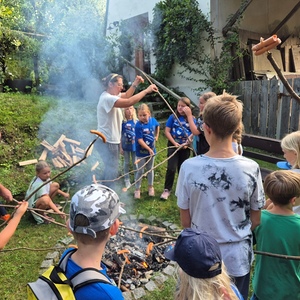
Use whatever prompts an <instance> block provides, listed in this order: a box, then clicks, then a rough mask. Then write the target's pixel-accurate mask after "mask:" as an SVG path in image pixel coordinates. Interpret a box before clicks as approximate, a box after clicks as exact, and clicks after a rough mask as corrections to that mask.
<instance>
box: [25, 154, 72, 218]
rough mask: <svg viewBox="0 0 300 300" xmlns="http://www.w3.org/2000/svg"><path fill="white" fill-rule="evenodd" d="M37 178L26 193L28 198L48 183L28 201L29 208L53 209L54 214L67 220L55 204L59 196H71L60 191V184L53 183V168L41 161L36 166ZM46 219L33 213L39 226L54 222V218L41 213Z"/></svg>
mask: <svg viewBox="0 0 300 300" xmlns="http://www.w3.org/2000/svg"><path fill="white" fill-rule="evenodd" d="M35 171H36V176H35V177H34V178H33V179H32V181H31V182H30V185H29V188H28V190H27V192H26V198H27V197H28V196H29V195H30V194H31V193H32V192H33V191H35V190H36V189H37V188H39V187H40V186H41V185H42V184H44V183H45V182H47V184H45V185H44V186H43V187H41V188H40V189H39V190H38V191H37V192H36V193H34V194H33V195H32V196H31V197H30V198H29V199H28V206H29V207H31V208H38V209H43V210H47V209H53V211H54V212H56V213H58V214H59V215H60V216H61V217H62V218H65V214H64V213H63V212H61V211H60V210H59V209H58V207H57V206H56V205H55V204H54V203H53V199H54V197H55V196H56V195H57V194H59V195H61V196H63V197H65V198H69V196H70V195H69V194H68V193H65V192H63V191H62V190H60V186H59V183H58V182H51V181H50V180H49V179H50V175H51V168H50V166H49V165H48V163H47V162H46V161H43V160H40V161H39V162H38V163H37V164H36V166H35ZM41 214H42V215H43V216H44V218H41V217H40V216H38V215H36V214H34V213H32V215H33V217H34V219H35V220H36V222H37V224H43V223H45V224H47V223H49V222H51V221H54V219H53V218H51V217H49V216H48V215H46V214H45V213H41Z"/></svg>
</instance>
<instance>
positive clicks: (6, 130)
mask: <svg viewBox="0 0 300 300" xmlns="http://www.w3.org/2000/svg"><path fill="white" fill-rule="evenodd" d="M0 113H1V118H0V132H1V133H2V140H1V141H0V182H1V183H3V184H4V185H5V186H7V187H8V188H9V189H10V190H11V191H12V193H13V195H14V196H15V198H18V199H20V200H21V199H22V198H23V197H24V194H25V192H26V189H27V187H28V184H29V182H30V180H31V179H32V177H33V176H34V165H29V166H25V167H19V165H18V162H19V161H24V160H29V159H34V158H37V159H38V158H39V156H40V154H41V152H42V147H41V146H40V142H41V140H43V139H47V141H48V142H49V143H54V142H55V141H56V140H57V139H58V138H59V137H60V135H61V134H65V135H66V136H67V137H68V138H71V139H75V140H79V141H81V142H82V148H83V149H85V147H86V146H87V145H88V144H89V142H90V141H92V140H93V138H94V137H93V136H92V135H91V134H90V133H89V130H90V129H96V103H92V102H87V101H78V100H75V101H73V100H72V99H54V98H49V97H41V96H34V95H22V94H0ZM166 145H167V141H166V138H165V137H164V134H163V132H161V135H160V138H159V141H158V144H157V149H158V151H160V150H162V151H161V152H159V153H158V155H157V157H156V160H155V166H157V165H158V164H160V163H162V162H163V161H164V160H165V159H166V152H167V151H166V149H165V150H163V149H164V148H165V147H166ZM99 159H100V157H99V155H98V154H97V153H96V151H94V152H93V153H92V155H91V156H89V157H88V158H87V159H86V160H85V163H83V164H81V165H80V166H76V167H75V168H73V169H72V170H71V171H69V172H67V173H66V174H64V175H63V176H61V177H59V179H58V180H57V181H59V182H60V183H61V187H62V189H64V190H66V189H67V187H70V188H71V189H70V193H71V195H72V194H73V193H74V192H75V191H76V190H77V189H79V188H80V187H82V185H83V184H86V183H91V182H92V175H93V173H92V172H91V166H93V165H94V164H95V162H96V161H97V160H99ZM264 167H265V168H269V169H272V168H273V167H274V166H273V165H271V164H265V165H264ZM275 167H276V166H275ZM60 171H61V170H54V169H53V174H52V175H53V176H54V175H56V174H57V173H58V172H60ZM165 171H166V162H164V163H162V164H161V165H160V166H159V167H157V168H156V169H155V182H154V187H155V191H156V197H154V198H151V197H148V196H147V193H146V192H147V182H146V179H143V183H142V189H141V190H142V199H141V200H134V199H133V191H134V187H132V188H131V189H129V191H127V192H122V191H121V189H120V190H118V193H119V195H120V198H121V200H122V201H123V202H124V203H125V208H126V210H127V213H128V214H135V215H138V216H139V215H143V216H145V217H147V216H152V215H153V216H156V217H157V218H160V219H161V220H166V221H170V222H172V223H175V224H177V225H179V223H180V222H179V210H178V207H177V205H176V197H175V196H174V194H173V193H172V194H171V196H170V197H169V199H168V201H161V200H159V196H160V194H161V193H162V191H163V188H164V179H165V178H164V177H165ZM97 172H99V169H96V171H95V172H94V173H95V174H97ZM53 176H52V177H53ZM174 189H175V186H174ZM57 200H62V199H59V198H57ZM58 221H59V219H58ZM0 230H2V228H0ZM66 234H67V232H66V229H65V228H62V227H59V226H57V225H54V224H50V225H41V226H37V225H35V224H34V222H33V221H32V218H31V216H29V214H28V213H27V214H26V215H25V216H24V217H23V219H22V220H21V223H20V225H19V227H18V229H17V231H16V233H15V235H14V236H13V237H12V239H11V240H10V242H9V243H8V245H7V246H6V248H5V250H4V251H3V252H0V261H1V285H0V295H1V296H0V298H1V299H15V300H23V299H26V284H27V282H29V281H34V280H36V279H37V277H38V271H39V267H40V265H41V263H42V261H43V260H44V258H45V256H46V254H47V252H49V251H48V250H43V249H46V248H51V247H53V246H54V245H55V244H56V243H57V241H58V240H60V239H61V238H63V237H65V236H66ZM21 247H25V248H26V249H20V248H21ZM174 288H175V281H174V279H173V278H170V279H169V280H168V281H167V282H165V283H164V285H163V286H162V288H161V290H159V291H156V292H151V295H148V296H147V297H145V298H144V299H146V300H148V299H149V300H150V299H151V300H152V299H154V300H155V299H160V300H169V299H173V291H174Z"/></svg>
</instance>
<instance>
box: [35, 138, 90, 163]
mask: <svg viewBox="0 0 300 300" xmlns="http://www.w3.org/2000/svg"><path fill="white" fill-rule="evenodd" d="M41 145H42V146H44V150H43V152H42V154H41V156H40V158H39V160H46V159H47V157H48V156H50V157H49V159H51V161H52V163H53V166H54V167H55V168H65V167H70V166H72V165H73V164H74V163H76V162H77V161H78V160H79V159H81V158H82V157H83V156H84V153H85V150H84V149H81V148H80V147H79V146H80V142H79V141H76V140H72V139H69V138H67V137H66V136H65V135H64V134H62V135H61V136H60V138H59V139H58V140H57V141H56V142H55V143H54V144H53V145H51V144H49V143H48V142H47V141H46V140H43V141H42V142H41ZM67 149H68V150H67Z"/></svg>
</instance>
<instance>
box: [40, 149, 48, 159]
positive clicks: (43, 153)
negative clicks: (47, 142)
mask: <svg viewBox="0 0 300 300" xmlns="http://www.w3.org/2000/svg"><path fill="white" fill-rule="evenodd" d="M47 155H48V149H47V148H45V149H44V150H43V152H42V154H41V156H40V158H39V160H46V159H47Z"/></svg>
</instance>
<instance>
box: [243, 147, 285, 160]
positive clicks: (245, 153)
mask: <svg viewBox="0 0 300 300" xmlns="http://www.w3.org/2000/svg"><path fill="white" fill-rule="evenodd" d="M243 156H246V157H250V158H255V159H259V160H262V161H266V162H269V163H271V164H276V163H277V162H278V161H280V158H278V157H275V156H271V155H267V154H263V153H259V152H254V151H248V150H247V149H245V148H244V150H243Z"/></svg>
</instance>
